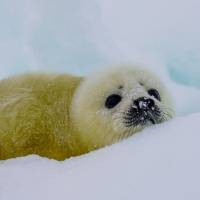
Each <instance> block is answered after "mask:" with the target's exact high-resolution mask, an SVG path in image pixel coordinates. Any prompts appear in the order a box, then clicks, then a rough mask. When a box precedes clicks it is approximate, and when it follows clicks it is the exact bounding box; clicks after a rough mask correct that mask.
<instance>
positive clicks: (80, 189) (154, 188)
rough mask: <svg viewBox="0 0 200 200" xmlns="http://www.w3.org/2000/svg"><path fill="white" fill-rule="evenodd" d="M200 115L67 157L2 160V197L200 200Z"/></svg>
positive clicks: (4, 199) (85, 199)
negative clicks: (57, 158)
mask: <svg viewBox="0 0 200 200" xmlns="http://www.w3.org/2000/svg"><path fill="white" fill-rule="evenodd" d="M199 121H200V114H193V115H190V116H187V117H179V118H176V119H174V120H171V121H169V122H167V123H164V124H162V125H157V126H153V127H151V128H148V129H146V130H144V131H143V132H141V133H139V134H136V135H135V136H132V137H130V138H129V139H127V140H124V141H123V142H121V143H118V144H115V145H112V146H110V147H106V148H104V149H101V150H98V151H96V152H92V153H90V154H87V155H84V156H81V157H77V158H72V159H69V160H66V161H63V162H57V161H54V160H48V159H45V158H39V157H37V156H29V157H26V158H18V159H11V160H9V161H1V162H0V177H1V178H0V199H1V200H13V199H17V200H18V199H19V200H27V199H29V200H35V199H41V200H42V199H48V200H55V199H59V200H64V199H73V200H94V199H95V200H102V199H104V200H111V199H115V200H132V199H137V200H146V199H152V200H160V199H162V200H169V199H170V200H190V199H192V200H199V199H200V190H199V185H200V173H199V169H200V158H199V155H200V145H199V141H200V134H199Z"/></svg>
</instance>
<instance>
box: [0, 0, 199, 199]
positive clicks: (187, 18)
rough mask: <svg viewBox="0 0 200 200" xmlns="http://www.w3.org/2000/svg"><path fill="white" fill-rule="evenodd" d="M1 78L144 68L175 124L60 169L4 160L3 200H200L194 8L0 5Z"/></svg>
mask: <svg viewBox="0 0 200 200" xmlns="http://www.w3.org/2000/svg"><path fill="white" fill-rule="evenodd" d="M0 4H1V5H0V22H1V32H0V44H1V45H0V77H1V78H3V77H6V76H8V75H12V74H16V73H22V72H27V71H35V70H42V71H44V70H47V71H61V72H63V71H64V72H72V73H75V74H80V75H85V74H88V73H89V72H90V71H91V70H93V69H95V68H97V67H101V66H103V65H108V64H113V63H124V62H136V63H144V64H145V65H146V66H147V67H149V68H150V69H152V70H154V71H155V72H156V73H157V74H158V75H159V76H160V77H161V79H162V80H163V81H164V82H165V83H166V85H167V87H168V88H169V90H170V92H171V93H172V96H173V98H174V103H175V107H176V112H177V117H176V118H175V119H173V120H171V121H170V122H167V123H164V124H161V125H156V126H153V127H151V128H148V129H146V130H144V131H143V132H141V133H138V134H136V135H135V136H133V137H131V138H129V139H127V140H124V141H123V142H120V143H118V144H115V145H112V146H110V147H106V148H104V149H101V150H99V151H96V152H92V153H90V154H87V155H83V156H81V157H77V158H72V159H68V160H66V161H63V162H57V161H54V160H48V159H46V158H40V157H38V156H29V157H25V158H17V159H11V160H8V161H0V199H1V200H13V199H16V200H23V199H24V200H27V199H29V200H31V199H34V200H35V199H38V200H40V199H48V200H51V199H61V200H62V199H73V200H79V199H80V200H84V199H86V200H90V199H92V200H93V199H95V200H96V199H97V200H98V199H101V200H102V199H105V200H106V199H109V200H111V199H116V200H117V199H120V200H122V199H123V200H129V199H130V200H132V199H137V200H140V199H141V200H144V199H149V200H151V199H152V200H157V199H159V200H160V199H162V200H165V199H167V200H169V199H170V200H179V199H181V200H182V199H183V200H189V199H192V200H196V199H198V200H199V199H200V190H199V185H200V183H199V182H200V173H199V169H200V159H199V153H200V145H199V139H200V136H199V122H200V103H199V102H200V67H199V65H200V48H199V47H200V40H199V34H200V28H199V18H200V12H199V7H200V1H198V0H190V1H187V0H182V1H180V0H168V1H159V0H152V1H148V0H141V1H133V0H123V1H121V0H117V1H114V0H85V1H81V0H74V1H66V0H58V1H48V0H19V1H12V0H1V3H0Z"/></svg>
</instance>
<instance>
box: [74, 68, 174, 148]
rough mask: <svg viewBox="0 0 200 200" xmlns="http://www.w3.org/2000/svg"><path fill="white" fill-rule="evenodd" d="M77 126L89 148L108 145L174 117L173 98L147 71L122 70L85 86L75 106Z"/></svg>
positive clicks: (76, 98) (87, 82)
mask: <svg viewBox="0 0 200 200" xmlns="http://www.w3.org/2000/svg"><path fill="white" fill-rule="evenodd" d="M72 113H73V120H74V124H75V126H77V127H78V129H79V132H80V137H81V139H82V140H83V141H84V142H85V143H86V144H87V145H88V146H90V145H93V147H91V148H94V146H95V147H100V146H105V145H107V144H111V143H114V142H116V141H117V140H120V139H123V138H126V137H128V136H130V135H132V134H133V133H135V132H138V131H140V130H142V129H143V128H145V127H147V126H150V125H152V124H158V123H161V122H163V121H166V120H168V119H170V118H171V117H172V116H173V110H172V105H171V101H170V96H169V94H168V92H167V91H166V89H165V87H164V86H163V84H162V83H161V82H160V80H159V79H158V78H157V77H156V76H155V75H153V74H152V73H150V72H149V71H146V70H144V69H140V68H134V67H121V68H118V69H115V70H113V71H110V72H107V73H103V74H100V75H98V76H97V75H95V76H94V77H93V78H91V79H90V78H89V79H87V80H86V81H84V82H83V83H82V85H81V86H80V88H79V89H78V91H77V92H76V95H75V97H74V102H73V104H72Z"/></svg>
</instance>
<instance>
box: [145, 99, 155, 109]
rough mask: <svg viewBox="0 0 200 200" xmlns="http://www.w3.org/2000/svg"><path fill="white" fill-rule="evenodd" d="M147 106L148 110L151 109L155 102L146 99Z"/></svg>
mask: <svg viewBox="0 0 200 200" xmlns="http://www.w3.org/2000/svg"><path fill="white" fill-rule="evenodd" d="M147 104H148V108H152V107H153V106H155V102H154V100H153V99H148V100H147Z"/></svg>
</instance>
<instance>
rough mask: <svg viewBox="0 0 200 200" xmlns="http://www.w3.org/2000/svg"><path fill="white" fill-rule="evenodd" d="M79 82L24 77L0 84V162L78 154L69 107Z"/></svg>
mask: <svg viewBox="0 0 200 200" xmlns="http://www.w3.org/2000/svg"><path fill="white" fill-rule="evenodd" d="M81 80H82V79H81V78H80V77H74V76H71V75H54V74H26V75H20V76H15V77H11V78H9V79H5V80H2V81H1V82H0V159H8V158H12V157H17V156H25V155H28V154H38V155H40V156H45V157H49V158H54V159H58V160H62V159H65V158H66V157H70V156H74V155H77V154H79V153H80V151H81V152H82V151H83V150H82V149H81V146H80V145H79V141H78V140H76V136H75V134H74V132H73V131H72V129H71V127H72V126H71V119H70V110H69V108H70V105H71V101H72V97H73V95H74V91H75V89H76V88H77V86H78V85H79V84H80V81H81Z"/></svg>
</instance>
